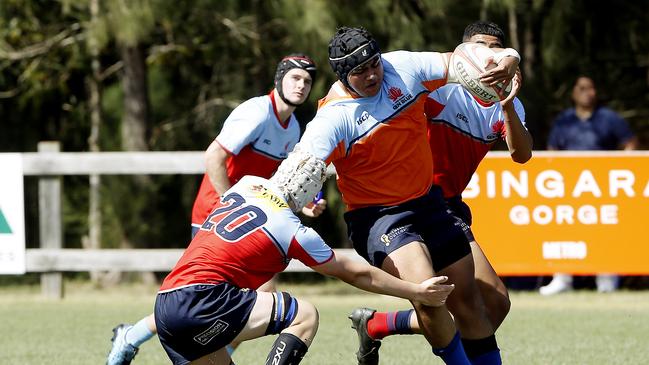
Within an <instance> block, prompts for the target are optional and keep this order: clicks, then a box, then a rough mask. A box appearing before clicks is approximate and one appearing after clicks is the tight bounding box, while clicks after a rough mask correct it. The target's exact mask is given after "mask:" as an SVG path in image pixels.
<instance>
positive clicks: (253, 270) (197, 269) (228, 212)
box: [160, 176, 334, 291]
mask: <svg viewBox="0 0 649 365" xmlns="http://www.w3.org/2000/svg"><path fill="white" fill-rule="evenodd" d="M333 257H334V252H333V250H332V249H331V248H330V247H329V246H328V245H327V244H326V243H325V242H324V241H323V240H322V238H320V236H318V234H317V233H316V232H315V231H314V230H313V229H311V228H308V227H305V226H303V225H302V224H301V223H300V219H299V218H298V217H296V216H295V214H294V213H293V212H292V211H291V209H290V208H289V206H288V204H287V203H286V201H285V200H284V198H283V197H282V195H281V194H280V193H279V191H278V189H277V187H276V186H275V185H273V184H272V183H271V182H270V181H268V180H267V179H264V178H260V177H257V176H244V177H243V178H242V179H241V180H240V181H239V182H238V183H237V184H235V185H234V186H233V187H232V188H230V189H229V190H228V191H227V192H225V193H224V194H223V196H222V197H221V198H220V199H219V201H218V203H217V204H216V206H214V207H213V210H212V212H211V213H210V214H209V216H208V217H207V219H206V220H205V222H204V223H203V224H202V225H201V228H200V230H199V232H198V233H197V234H196V236H195V237H194V239H193V240H192V242H191V243H190V244H189V247H187V249H186V250H185V253H184V254H183V256H182V257H181V258H180V260H178V263H177V264H176V266H175V267H174V268H173V270H172V271H171V273H169V275H168V276H167V277H166V278H165V280H164V282H163V283H162V286H161V287H160V291H167V290H173V289H177V288H179V287H183V286H188V285H196V284H215V283H220V282H228V283H231V284H234V285H236V286H238V287H240V288H251V289H256V288H258V287H259V286H260V285H261V284H263V283H265V282H266V281H268V280H270V278H272V277H273V275H275V274H276V273H279V272H281V271H283V270H284V269H286V266H287V265H288V263H289V261H290V260H291V259H297V260H300V261H301V262H302V263H304V264H305V265H307V266H315V265H321V264H323V263H325V262H327V261H329V260H331V259H333Z"/></svg>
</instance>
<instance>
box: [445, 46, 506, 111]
mask: <svg viewBox="0 0 649 365" xmlns="http://www.w3.org/2000/svg"><path fill="white" fill-rule="evenodd" d="M495 55H496V51H495V50H493V49H492V48H489V47H487V46H485V45H484V44H480V43H473V42H465V43H462V44H460V45H459V46H457V47H456V48H455V50H454V51H453V53H452V54H451V59H450V66H449V82H457V83H459V84H460V85H462V86H464V88H465V89H467V90H468V91H469V92H470V93H471V94H473V95H474V96H475V97H477V98H478V99H480V100H482V101H484V102H487V103H490V102H496V101H500V100H503V99H505V98H506V97H507V96H508V95H509V92H510V91H511V88H512V86H511V82H509V83H507V86H506V87H503V84H502V83H500V84H498V85H495V86H489V85H487V84H485V83H483V82H481V81H480V74H481V73H483V72H485V71H487V70H490V69H492V68H494V67H496V63H495V62H494V56H495Z"/></svg>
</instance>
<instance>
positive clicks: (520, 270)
mask: <svg viewBox="0 0 649 365" xmlns="http://www.w3.org/2000/svg"><path fill="white" fill-rule="evenodd" d="M463 196H464V199H465V201H466V202H467V204H469V206H470V207H471V211H472V213H473V226H472V228H473V233H474V234H475V237H476V240H477V241H478V243H479V244H480V246H481V247H482V249H483V250H484V251H485V253H486V255H487V257H488V258H489V260H490V261H491V263H492V264H493V266H494V268H495V269H496V271H497V272H498V273H499V274H500V275H547V274H552V273H554V272H565V273H573V274H595V273H599V272H607V273H619V274H627V275H645V274H649V220H648V219H649V152H583V153H580V152H539V151H535V152H534V157H533V158H532V159H531V160H530V161H529V162H528V163H526V164H524V165H520V164H516V163H514V162H512V161H511V160H510V158H509V155H508V154H507V153H502V152H492V153H490V154H489V155H488V156H487V158H485V160H484V161H483V162H482V164H481V165H480V168H479V169H478V171H477V172H476V173H475V174H474V176H473V178H472V180H471V183H470V184H469V186H468V187H467V189H466V190H465V192H464V194H463Z"/></svg>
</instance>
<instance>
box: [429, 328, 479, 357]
mask: <svg viewBox="0 0 649 365" xmlns="http://www.w3.org/2000/svg"><path fill="white" fill-rule="evenodd" d="M433 353H434V354H435V355H437V356H439V357H441V358H442V360H444V363H445V364H447V365H472V364H471V362H470V361H469V358H468V357H467V356H466V353H465V352H464V347H463V346H462V341H461V340H460V333H459V332H456V333H455V336H454V337H453V339H452V340H451V343H449V344H448V345H447V346H446V347H444V348H438V349H436V348H434V349H433Z"/></svg>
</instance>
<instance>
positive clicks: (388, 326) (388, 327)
mask: <svg viewBox="0 0 649 365" xmlns="http://www.w3.org/2000/svg"><path fill="white" fill-rule="evenodd" d="M412 314H413V310H412V309H409V310H404V311H399V312H375V313H374V316H373V317H372V319H370V320H369V321H367V334H368V335H370V337H372V338H373V339H375V340H381V339H383V338H384V337H386V336H390V335H406V334H412V328H410V316H411V315H412Z"/></svg>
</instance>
